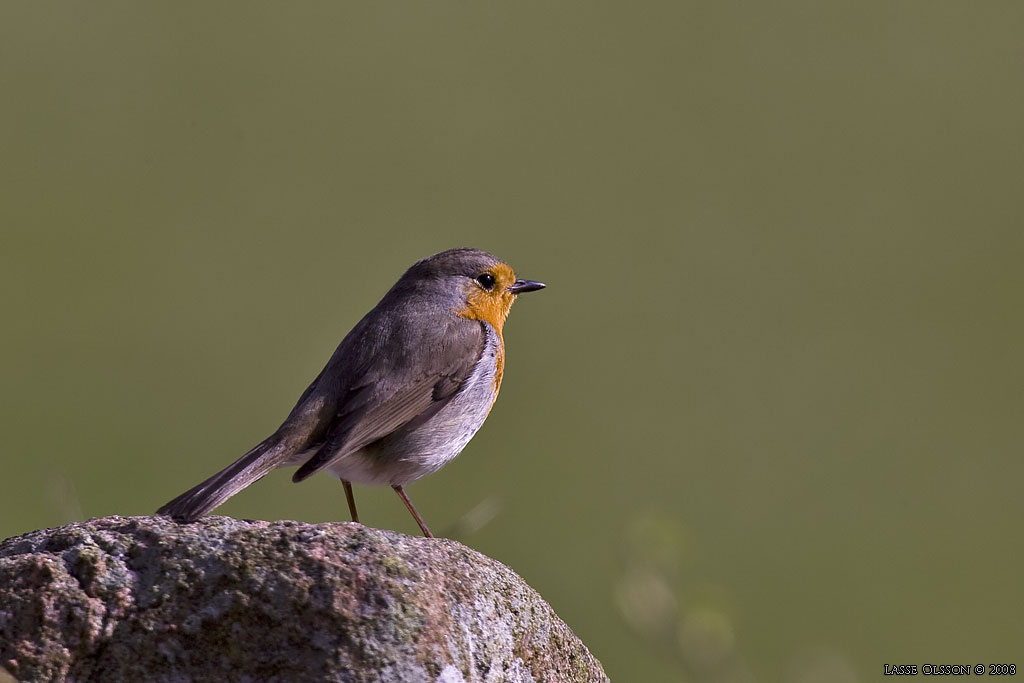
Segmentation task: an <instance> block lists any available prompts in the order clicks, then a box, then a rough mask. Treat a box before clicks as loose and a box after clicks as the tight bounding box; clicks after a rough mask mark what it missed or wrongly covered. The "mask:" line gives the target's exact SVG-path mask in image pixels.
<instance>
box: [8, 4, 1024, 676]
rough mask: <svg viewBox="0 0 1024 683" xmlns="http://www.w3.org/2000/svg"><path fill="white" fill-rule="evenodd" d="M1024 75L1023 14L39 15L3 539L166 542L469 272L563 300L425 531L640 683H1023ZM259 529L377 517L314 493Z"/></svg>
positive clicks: (116, 7) (15, 202)
mask: <svg viewBox="0 0 1024 683" xmlns="http://www.w3.org/2000/svg"><path fill="white" fill-rule="evenodd" d="M1022 36H1024V6H1022V5H1021V4H1020V3H1010V2H992V3H967V2H956V3H952V2H836V3H817V2H806V3H794V2H784V3H755V2H744V3H730V2H725V3H693V2H654V3H592V2H561V3H539V2H516V3H508V2H502V3H495V2H487V3H468V2H449V1H443V2H429V3H420V2H395V3H358V4H357V3H302V4H299V5H294V4H291V5H286V4H283V3H231V4H227V3H223V4H214V5H209V4H207V3H196V2H187V3H173V4H171V3H163V4H155V3H146V4H136V3H108V4H102V5H94V4H81V3H36V4H30V3H5V4H4V5H3V6H2V8H0V93H2V103H0V158H2V163H0V193H2V201H0V286H2V291H3V297H2V310H3V318H2V319H3V323H2V324H3V333H2V335H0V368H2V386H0V401H2V416H3V417H2V424H3V441H2V444H3V445H2V446H0V448H2V451H0V458H2V462H3V473H2V475H0V477H2V478H0V536H10V535H14V534H19V533H23V532H25V531H28V530H31V529H35V528H38V527H45V526H53V525H59V524H62V523H64V522H67V521H70V520H73V519H81V518H84V517H91V516H101V515H111V514H121V515H142V514H148V513H150V512H152V511H153V510H154V509H155V508H156V507H157V506H158V505H160V504H162V503H164V502H166V501H167V500H168V499H170V498H171V497H173V496H175V495H177V494H178V493H180V492H181V491H183V490H185V489H186V488H187V487H190V486H191V485H193V484H195V483H197V482H198V481H200V480H201V479H203V478H205V477H206V476H208V475H209V474H211V473H212V472H214V471H215V470H217V469H219V468H220V467H222V466H223V465H225V464H227V463H228V462H229V461H231V460H232V459H234V458H235V457H236V456H237V455H239V454H241V453H242V452H244V451H245V450H246V449H248V448H249V447H250V446H252V445H253V444H254V443H256V442H258V441H259V440H260V439H262V438H263V437H264V436H266V435H267V434H268V433H270V432H271V431H272V430H273V429H274V428H275V427H276V426H277V424H278V423H279V422H280V421H281V420H282V419H283V418H284V416H285V415H286V414H287V411H288V410H289V409H290V408H291V406H292V404H293V403H294V401H295V400H296V399H297V398H298V396H299V394H300V393H301V391H302V390H303V389H304V388H305V387H306V385H307V384H308V382H309V381H310V380H311V379H312V378H313V377H314V376H315V375H316V373H317V372H318V371H319V370H320V368H321V367H322V365H323V363H324V362H326V360H327V358H328V357H329V355H330V353H331V352H332V351H333V349H334V347H335V345H336V344H337V342H338V341H339V340H340V339H341V337H342V336H343V335H344V334H345V332H346V331H348V329H349V328H350V327H351V326H352V325H353V324H354V323H355V322H356V321H357V320H358V319H359V317H360V316H361V315H362V314H363V313H365V312H366V311H367V310H368V309H369V308H370V307H371V306H372V305H373V304H374V303H376V301H377V300H378V299H379V297H380V296H381V295H382V294H383V293H384V291H385V290H386V289H387V288H388V287H389V286H390V285H391V283H392V282H393V281H394V280H395V279H396V278H397V277H398V275H399V274H401V272H402V271H403V270H404V269H405V268H406V267H407V266H408V265H409V264H410V263H411V262H412V261H414V260H415V259H417V258H420V257H422V256H426V255H428V254H431V253H434V252H437V251H440V250H442V249H445V248H448V247H452V246H459V245H471V246H477V247H480V248H484V249H487V250H490V251H492V252H494V253H496V254H497V255H499V256H500V257H502V258H504V259H506V260H507V261H508V262H510V263H511V264H512V265H513V266H514V267H515V268H516V269H517V272H518V274H519V275H520V276H525V277H530V278H535V279H540V280H544V281H545V282H547V283H548V285H549V288H548V289H547V290H546V291H545V292H543V293H539V294H533V295H530V296H528V297H524V298H523V300H522V301H520V302H519V303H517V305H516V307H515V310H514V311H513V313H512V316H511V319H510V321H509V323H508V325H507V326H506V342H507V344H508V347H509V352H508V366H507V373H506V380H505V384H504V391H503V392H502V396H501V399H500V400H499V402H498V406H497V409H496V410H495V411H494V413H493V414H492V416H491V418H490V420H489V421H488V423H487V425H486V427H485V428H484V429H483V430H482V431H481V432H480V434H479V435H478V436H477V438H476V439H475V440H474V441H473V442H472V443H471V444H470V446H469V447H468V448H467V450H466V451H465V452H464V454H463V456H462V457H461V458H459V459H458V460H457V461H456V462H454V463H453V464H451V465H449V466H448V467H447V468H446V469H445V470H444V471H443V472H441V473H439V474H437V475H435V476H433V477H429V478H427V479H425V480H423V481H421V482H420V483H417V484H415V485H414V486H412V487H410V495H411V496H412V498H413V500H415V501H416V502H417V504H418V506H419V507H420V510H421V511H422V512H423V514H424V516H425V517H426V519H427V520H428V521H429V522H430V524H431V525H432V526H434V527H435V529H436V530H437V531H439V532H440V533H444V534H446V535H449V536H453V537H457V538H459V539H460V540H462V541H464V542H465V543H467V544H468V545H470V546H472V547H474V548H476V549H478V550H480V551H482V552H484V553H487V554H488V555H491V556H493V557H495V558H498V559H500V560H501V561H503V562H505V563H507V564H508V565H510V566H511V567H512V568H514V569H515V570H516V571H518V572H519V573H520V574H522V575H523V576H524V577H525V578H526V579H527V580H528V581H529V582H530V583H531V584H532V585H533V586H534V587H536V588H537V589H538V590H539V591H540V592H541V593H542V594H543V595H544V596H545V597H546V598H547V599H548V600H549V601H550V602H551V603H552V605H553V606H554V607H555V609H556V610H557V611H558V613H559V614H560V615H561V616H562V617H563V618H564V619H565V620H566V621H567V622H568V623H569V624H570V625H571V626H572V627H573V628H574V629H575V630H576V632H577V633H578V634H579V635H580V636H581V637H582V638H583V640H584V641H585V642H586V643H587V644H588V645H589V646H590V648H591V649H592V650H593V652H594V653H595V654H596V655H597V656H598V657H599V658H600V659H601V660H602V662H603V663H604V665H605V666H606V668H607V670H608V672H609V674H610V675H611V676H612V677H613V678H614V679H617V680H623V681H627V680H629V681H672V680H681V681H691V680H692V681H753V680H756V681H779V680H781V681H814V680H824V681H858V680H873V679H875V678H877V677H880V676H881V672H882V667H883V664H884V663H890V664H892V663H917V664H921V663H925V662H932V663H939V664H941V663H968V664H974V663H987V662H1013V661H1014V660H1015V658H1017V664H1018V665H1024V662H1022V661H1019V657H1018V656H1019V655H1021V654H1022V649H1021V643H1022V642H1024V619H1022V618H1021V614H1022V610H1024V598H1022V595H1024V593H1022V591H1021V588H1020V573H1021V568H1022V560H1024V539H1022V536H1024V534H1022V531H1024V528H1022V520H1024V504H1022V502H1021V496H1020V487H1021V482H1022V481H1024V461H1022V458H1021V451H1022V446H1024V419H1022V411H1024V376H1022V375H1024V370H1022V368H1024V365H1022V363H1021V349H1022V345H1024V320H1022V311H1021V304H1022V302H1024V277H1022V272H1021V261H1022V256H1024V235H1022V228H1024V87H1022V86H1024V38H1022ZM357 499H358V500H359V503H360V512H361V514H362V515H363V519H364V520H365V521H366V522H368V523H369V524H371V525H373V526H378V527H383V528H390V529H397V530H401V531H404V532H408V533H413V532H415V530H416V529H415V526H414V524H413V522H412V520H411V519H410V518H409V515H408V514H407V513H406V511H405V509H404V508H403V506H402V505H401V503H400V502H399V501H398V500H397V498H396V497H395V496H394V494H393V493H392V492H391V491H388V490H380V489H367V488H358V489H357ZM221 511H222V512H223V513H224V514H230V515H235V516H243V517H249V518H262V519H278V518H290V519H299V520H307V521H322V520H339V519H345V518H346V508H345V503H344V496H343V494H342V491H341V487H340V486H339V485H338V483H337V481H335V480H333V479H330V478H328V477H317V478H314V479H313V480H311V481H310V482H307V483H304V484H302V485H301V487H297V486H295V485H293V484H291V483H290V480H289V476H288V474H286V473H284V472H281V473H275V474H274V475H271V476H270V477H268V478H267V479H265V480H263V481H262V482H260V483H259V484H258V485H256V486H254V487H252V488H250V489H248V490H246V491H245V492H244V493H242V494H240V495H239V496H237V497H236V498H235V499H233V500H231V501H230V502H229V503H228V504H227V505H225V506H224V507H223V508H222V509H221Z"/></svg>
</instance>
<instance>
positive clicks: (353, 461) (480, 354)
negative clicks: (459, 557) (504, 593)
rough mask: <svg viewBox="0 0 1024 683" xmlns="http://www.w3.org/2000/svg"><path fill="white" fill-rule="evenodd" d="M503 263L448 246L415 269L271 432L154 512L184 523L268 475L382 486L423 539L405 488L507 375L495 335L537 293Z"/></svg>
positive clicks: (437, 460) (447, 454) (450, 444)
mask: <svg viewBox="0 0 1024 683" xmlns="http://www.w3.org/2000/svg"><path fill="white" fill-rule="evenodd" d="M545 286H546V285H545V284H544V283H542V282H537V281H535V280H523V279H519V278H517V277H516V275H515V271H514V270H513V269H512V268H511V267H510V266H509V265H508V264H506V263H505V262H503V261H500V260H499V259H497V258H496V257H494V256H492V255H491V254H489V253H487V252H486V251H482V250H479V249H471V248H465V247H463V248H458V249H449V250H447V251H443V252H440V253H438V254H434V255H433V256H428V257H427V258H424V259H420V260H419V261H417V262H416V263H414V264H413V265H412V266H410V267H409V269H408V270H406V271H405V273H404V274H403V275H402V276H401V277H400V278H399V279H398V282H396V283H395V284H394V286H393V287H391V289H390V290H388V292H387V293H386V294H385V295H384V297H383V298H382V299H381V300H380V302H379V303H378V304H377V305H376V306H375V307H374V308H373V309H372V310H371V311H370V312H369V313H367V314H366V315H365V316H363V318H362V319H361V320H360V321H359V322H358V323H356V325H355V327H353V328H352V330H351V331H350V332H349V333H348V334H347V335H345V338H344V339H342V341H341V343H340V344H339V345H338V347H337V349H335V351H334V353H333V355H332V356H331V358H330V360H328V361H327V365H326V366H324V368H323V370H321V372H320V374H319V375H317V377H316V379H314V380H313V382H312V383H311V384H310V385H309V387H308V388H307V389H306V390H305V391H304V392H303V393H302V395H301V396H300V397H299V400H298V402H297V403H296V404H295V407H294V408H292V410H291V412H290V413H289V414H288V417H287V418H286V419H285V420H284V422H283V423H282V424H281V426H280V427H278V428H277V430H276V431H274V433H273V434H271V435H270V436H268V437H267V438H266V439H264V440H263V441H261V442H260V443H259V444H257V445H256V446H255V447H254V448H252V449H251V450H250V451H248V452H247V453H245V454H244V455H242V456H241V457H240V458H238V459H237V460H235V461H234V462H233V463H231V464H230V465H228V466H227V467H225V468H224V469H223V470H221V471H220V472H218V473H217V474H214V475H213V476H212V477H210V478H209V479H207V480H205V481H203V482H202V483H200V484H198V485H196V486H195V487H193V488H191V489H189V490H188V491H186V492H185V493H183V494H181V495H180V496H178V497H177V498H175V499H174V500H171V501H170V502H169V503H167V504H166V505H164V506H163V507H161V508H160V509H159V510H157V514H158V515H162V516H166V517H170V518H172V519H174V520H176V521H178V522H192V521H195V520H197V519H198V518H200V517H201V516H203V515H205V514H207V513H208V512H210V511H212V510H213V509H214V508H216V507H218V506H219V505H221V504H222V503H224V501H226V500H227V499H228V498H230V497H231V496H233V495H235V494H236V493H238V492H239V491H241V490H242V489H244V488H246V487H247V486H249V485H250V484H252V483H254V482H255V481H257V480H259V479H261V478H262V477H264V476H265V475H266V474H268V473H269V472H270V471H271V470H274V469H276V468H278V467H288V466H293V467H294V466H297V467H298V470H297V471H296V472H295V473H294V475H293V476H292V481H294V482H300V481H302V480H304V479H306V478H308V477H309V476H311V475H313V474H315V473H317V472H321V471H323V472H327V473H329V474H331V475H333V476H335V477H337V478H338V479H340V480H341V483H342V485H343V487H344V490H345V498H346V500H347V502H348V508H349V513H350V515H351V517H352V521H354V522H358V521H359V515H358V513H357V511H356V504H355V496H354V494H353V491H352V484H353V483H356V484H369V485H387V486H391V488H393V489H394V490H395V492H396V493H397V494H398V496H399V497H400V498H401V499H402V502H403V503H405V506H406V508H408V510H409V512H410V513H411V514H412V516H413V519H415V521H416V523H417V524H418V525H419V527H420V530H421V531H422V532H423V535H424V536H426V537H430V538H432V537H433V534H432V533H431V532H430V529H429V527H428V526H427V524H426V523H425V522H424V521H423V518H422V517H421V516H420V514H419V512H417V510H416V507H415V506H414V505H413V503H412V501H411V500H410V499H409V496H408V495H407V494H406V492H405V488H404V487H405V486H406V485H408V484H410V483H412V482H414V481H416V480H418V479H420V478H422V477H424V476H426V475H428V474H432V473H434V472H436V471H437V470H439V469H441V467H443V466H444V465H445V464H446V463H448V462H450V461H451V460H452V459H453V458H455V457H456V456H457V455H458V454H459V453H461V452H462V450H463V449H464V448H465V447H466V444H468V443H469V441H470V439H472V438H473V435H474V434H476V432H477V430H478V429H480V427H481V426H482V425H483V423H484V420H485V419H486V418H487V416H488V414H489V413H490V411H491V407H492V406H493V405H494V401H495V399H496V398H497V397H498V390H499V389H500V388H501V381H502V377H503V376H504V370H505V341H504V337H503V336H502V329H503V327H504V324H505V320H506V318H507V317H508V313H509V309H510V308H511V307H512V303H513V302H514V301H515V300H516V298H517V297H518V295H520V294H524V293H526V292H533V291H537V290H540V289H544V287H545Z"/></svg>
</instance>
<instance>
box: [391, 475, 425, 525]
mask: <svg viewBox="0 0 1024 683" xmlns="http://www.w3.org/2000/svg"><path fill="white" fill-rule="evenodd" d="M391 488H393V489H394V490H395V493H397V494H398V496H399V498H401V499H402V502H403V503H405V507H407V508H409V512H411V513H412V517H413V519H415V520H416V523H417V524H419V525H420V530H421V531H422V532H423V535H424V536H426V537H427V538H433V537H434V534H432V533H430V529H428V528H427V523H426V522H424V521H423V518H422V517H420V513H418V512H416V506H414V505H413V504H412V501H411V500H409V496H407V495H405V491H404V490H403V489H402V487H401V486H399V485H398V484H392V486H391Z"/></svg>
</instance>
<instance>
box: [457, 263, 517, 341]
mask: <svg viewBox="0 0 1024 683" xmlns="http://www.w3.org/2000/svg"><path fill="white" fill-rule="evenodd" d="M486 275H490V276H491V278H493V280H494V284H493V285H492V286H491V287H490V288H489V289H488V288H487V286H486V284H485V283H486V282H487V278H486V277H485V276H486ZM481 279H483V280H484V283H482V282H481ZM515 281H516V274H515V272H514V271H513V270H512V268H511V267H510V266H508V265H507V264H504V263H497V264H495V265H494V266H492V267H491V268H489V269H488V270H486V271H484V272H483V273H480V274H478V275H477V278H476V279H475V280H474V281H473V284H472V285H471V287H472V288H471V289H470V291H469V294H468V295H467V296H466V307H465V308H463V309H461V310H459V311H458V314H459V315H461V316H462V317H463V318H469V319H470V320H483V321H485V322H489V323H490V324H491V326H492V327H493V328H494V329H495V330H496V331H497V332H498V336H499V337H500V336H501V328H502V327H503V326H504V325H505V318H507V317H508V311H509V309H510V308H512V302H513V301H515V300H516V295H515V294H514V293H512V292H510V291H509V289H508V288H509V287H511V286H512V284H513V283H515Z"/></svg>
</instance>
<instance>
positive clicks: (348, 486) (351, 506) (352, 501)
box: [341, 479, 359, 522]
mask: <svg viewBox="0 0 1024 683" xmlns="http://www.w3.org/2000/svg"><path fill="white" fill-rule="evenodd" d="M341 485H342V486H344V487H345V499H346V500H347V501H348V511H349V512H351V513H352V521H353V522H358V521H359V513H357V512H356V497H355V496H354V495H352V482H349V481H346V480H345V479H342V480H341Z"/></svg>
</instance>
